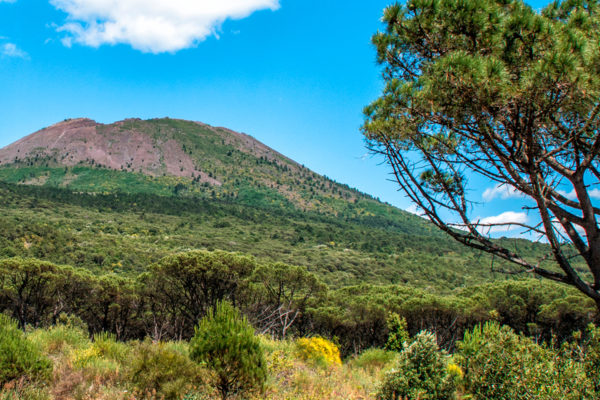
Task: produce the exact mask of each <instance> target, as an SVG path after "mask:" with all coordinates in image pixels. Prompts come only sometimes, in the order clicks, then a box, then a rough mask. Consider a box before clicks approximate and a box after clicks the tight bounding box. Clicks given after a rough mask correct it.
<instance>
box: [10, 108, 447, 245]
mask: <svg viewBox="0 0 600 400" xmlns="http://www.w3.org/2000/svg"><path fill="white" fill-rule="evenodd" d="M0 180H3V181H5V182H10V183H20V184H28V185H38V186H51V187H64V188H68V189H70V190H74V191H79V192H88V193H90V192H91V193H115V192H125V193H148V194H156V195H162V196H171V195H177V196H180V197H182V196H183V197H195V198H208V199H220V200H226V201H233V202H236V203H239V204H244V205H251V206H259V207H264V208H269V209H273V208H277V209H287V210H301V211H315V212H318V213H321V214H327V215H334V216H338V217H344V218H352V219H355V218H367V219H369V218H370V219H372V220H378V221H376V222H373V223H376V224H379V223H384V224H388V225H389V224H395V225H396V227H397V228H398V229H401V230H403V231H405V232H414V233H417V232H418V233H423V234H432V235H435V234H437V232H436V231H435V230H434V229H433V228H432V227H431V226H430V225H429V224H427V223H425V222H424V221H423V220H422V219H420V218H418V217H415V216H413V215H411V214H408V213H405V212H403V211H400V210H398V209H396V208H394V207H391V206H389V205H385V204H382V203H380V202H379V201H376V200H375V199H373V198H371V197H370V196H368V195H365V194H363V193H360V192H358V191H357V190H354V189H351V188H349V187H348V186H346V185H341V184H338V183H336V182H333V181H331V180H330V179H328V178H326V177H323V176H320V175H318V174H316V173H314V172H312V171H310V170H309V169H307V168H305V167H304V166H302V165H300V164H298V163H296V162H294V161H292V160H290V159H289V158H287V157H285V156H283V155H282V154H280V153H278V152H276V151H275V150H273V149H271V148H269V147H267V146H265V145H264V144H262V143H260V142H259V141H257V140H255V139H254V138H252V137H250V136H248V135H245V134H241V133H236V132H233V131H231V130H228V129H225V128H214V127H211V126H208V125H205V124H202V123H198V122H191V121H182V120H174V119H169V118H164V119H154V120H147V121H142V120H138V119H128V120H124V121H120V122H115V123H113V124H108V125H104V124H98V123H96V122H94V121H92V120H89V119H74V120H66V121H63V122H61V123H58V124H55V125H53V126H51V127H48V128H45V129H42V130H40V131H38V132H35V133H33V134H31V135H29V136H27V137H25V138H23V139H21V140H19V141H17V142H15V143H13V144H11V145H9V146H7V147H5V148H3V149H0Z"/></svg>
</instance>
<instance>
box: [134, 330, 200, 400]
mask: <svg viewBox="0 0 600 400" xmlns="http://www.w3.org/2000/svg"><path fill="white" fill-rule="evenodd" d="M127 376H128V378H129V381H130V382H131V383H132V384H133V386H134V387H135V388H136V389H137V391H138V392H139V393H141V394H142V395H144V394H148V393H155V394H156V396H157V397H158V398H163V399H164V400H178V399H183V398H184V397H185V396H186V395H188V394H190V393H191V392H192V391H194V389H195V388H196V387H198V386H200V385H201V384H202V380H203V378H202V371H201V368H200V367H199V366H198V365H197V364H196V363H194V362H193V361H192V360H191V359H190V358H189V357H188V355H187V354H184V353H183V352H180V351H177V349H176V346H175V345H174V344H171V343H162V342H159V343H152V342H151V341H150V340H149V339H147V340H145V341H143V342H141V343H139V344H136V345H135V347H134V349H133V351H132V354H131V359H130V360H129V367H128V373H127Z"/></svg>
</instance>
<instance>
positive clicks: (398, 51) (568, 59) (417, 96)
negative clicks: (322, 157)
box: [363, 0, 600, 307]
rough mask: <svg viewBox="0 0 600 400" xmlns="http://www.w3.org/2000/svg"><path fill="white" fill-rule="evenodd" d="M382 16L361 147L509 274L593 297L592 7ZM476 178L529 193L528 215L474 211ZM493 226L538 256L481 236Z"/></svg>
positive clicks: (484, 7)
mask: <svg viewBox="0 0 600 400" xmlns="http://www.w3.org/2000/svg"><path fill="white" fill-rule="evenodd" d="M383 21H384V23H385V24H386V28H385V31H383V32H380V33H377V34H376V35H375V36H374V38H373V43H374V44H375V46H376V48H377V53H378V60H379V62H380V63H381V64H382V65H383V66H384V79H385V81H386V86H385V89H384V91H383V95H382V96H381V97H380V98H379V99H378V100H376V101H375V102H374V103H372V104H371V105H370V106H369V107H367V108H366V110H365V113H366V122H365V124H364V126H363V131H364V134H365V136H366V138H367V141H368V145H369V147H370V148H371V149H372V150H373V151H375V152H377V153H381V154H383V155H384V156H385V157H386V160H387V161H388V162H389V164H390V165H391V166H392V168H393V172H394V174H395V177H396V180H397V182H398V184H399V185H400V187H401V188H402V189H403V191H404V192H405V193H406V194H407V196H408V197H409V198H410V199H411V200H412V201H413V202H415V203H416V204H417V205H418V207H419V208H420V209H421V210H422V212H423V213H424V215H425V216H426V217H427V218H428V219H430V220H431V221H432V222H433V223H434V224H435V225H437V226H438V227H440V228H441V229H442V230H444V231H445V232H447V233H448V234H450V235H451V236H452V237H454V238H455V239H456V240H458V241H459V242H461V243H463V244H465V245H468V246H471V247H474V248H476V249H480V250H483V251H486V252H488V253H491V254H493V255H495V256H497V257H499V258H500V259H504V260H508V261H510V262H511V263H513V264H514V265H516V266H517V268H516V269H514V270H512V271H513V272H520V271H530V272H533V273H535V274H538V275H540V276H543V277H546V278H549V279H552V280H555V281H559V282H564V283H567V284H569V285H573V286H575V287H576V288H577V289H579V290H580V291H581V292H583V293H585V294H586V295H587V296H589V297H591V298H592V299H594V300H595V301H596V303H597V304H598V307H600V230H599V228H598V223H597V216H598V214H600V208H598V207H596V206H595V205H594V203H593V199H592V192H591V191H592V190H595V189H594V188H595V185H598V184H599V183H600V164H599V158H598V154H599V153H600V135H599V128H600V115H599V114H600V101H599V99H600V6H599V3H598V2H597V1H596V0H569V1H564V2H562V3H552V4H550V5H549V6H547V7H546V8H545V9H544V10H543V11H542V12H541V13H537V12H535V11H534V10H533V9H532V8H531V7H529V6H528V5H526V4H524V3H523V2H522V1H521V0H508V1H504V0H467V1H453V0H410V1H408V2H407V3H406V4H404V5H399V4H396V5H393V6H390V7H389V8H387V9H386V10H385V13H384V17H383ZM473 176H478V177H482V178H485V179H487V180H489V181H491V182H493V183H494V184H496V185H497V187H500V188H505V189H506V190H510V191H513V192H514V193H517V194H519V195H522V196H524V197H525V198H527V199H529V203H528V204H529V205H530V207H529V208H530V209H531V210H535V212H536V214H537V215H538V217H539V218H537V221H536V222H535V223H532V224H527V223H523V221H522V220H516V219H515V220H513V221H509V222H508V223H502V224H484V223H482V222H480V220H478V219H476V218H474V217H473V215H472V201H473V199H472V198H471V197H470V195H471V193H472V192H471V191H470V190H469V189H470V186H469V180H470V179H472V178H473ZM448 221H451V222H448ZM499 225H500V226H504V227H506V226H507V225H510V226H512V227H515V226H520V227H522V228H523V229H524V230H526V231H528V232H531V233H532V234H533V235H539V237H540V238H542V239H543V240H544V241H545V242H547V243H548V244H549V245H550V249H549V251H548V255H547V256H546V257H540V258H539V259H531V258H529V257H526V255H524V254H523V253H521V252H519V251H516V250H514V249H512V248H509V247H508V246H505V245H503V244H502V243H500V242H498V241H494V240H491V238H490V235H489V233H490V231H493V230H494V228H498V226H499ZM456 228H460V229H456ZM574 256H580V257H581V258H582V259H583V261H584V262H585V265H586V266H587V271H581V270H578V269H576V268H575V266H574ZM545 258H552V259H553V260H554V261H555V264H554V265H557V266H558V267H556V268H555V266H554V265H549V264H548V263H546V264H544V262H543V261H544V259H545ZM590 277H591V279H590Z"/></svg>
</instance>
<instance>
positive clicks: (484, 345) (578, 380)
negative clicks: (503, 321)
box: [458, 323, 596, 400]
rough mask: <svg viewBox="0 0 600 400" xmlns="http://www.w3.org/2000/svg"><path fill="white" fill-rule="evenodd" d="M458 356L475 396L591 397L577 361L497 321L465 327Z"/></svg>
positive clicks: (499, 398) (495, 399)
mask: <svg viewBox="0 0 600 400" xmlns="http://www.w3.org/2000/svg"><path fill="white" fill-rule="evenodd" d="M458 360H459V362H460V364H461V366H462V367H463V369H464V380H463V382H464V385H465V389H466V391H467V392H468V393H471V394H473V395H474V396H475V398H477V399H488V400H505V399H511V400H521V399H523V400H528V399H536V400H555V399H562V400H567V399H573V400H575V399H577V400H579V399H592V398H596V394H595V392H594V389H593V386H592V382H591V381H590V379H589V378H588V377H587V376H586V374H585V370H584V366H583V365H582V364H581V363H578V362H576V361H575V360H573V359H570V358H565V357H562V356H561V354H559V352H555V351H554V350H552V349H549V348H546V347H543V346H540V345H538V344H536V343H534V342H533V341H532V340H531V339H529V338H527V337H524V336H521V335H518V334H516V333H515V332H514V331H513V330H512V329H510V328H509V327H507V326H502V327H501V326H499V325H498V324H497V323H486V324H485V325H483V326H478V327H475V328H474V329H473V330H472V331H470V332H466V333H465V336H464V340H463V341H462V342H459V343H458Z"/></svg>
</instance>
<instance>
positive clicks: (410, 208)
mask: <svg viewBox="0 0 600 400" xmlns="http://www.w3.org/2000/svg"><path fill="white" fill-rule="evenodd" d="M419 210H420V208H419V207H418V206H417V205H416V204H411V205H410V206H408V207H406V208H405V209H404V211H406V212H409V213H411V214H415V215H420V214H419Z"/></svg>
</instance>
